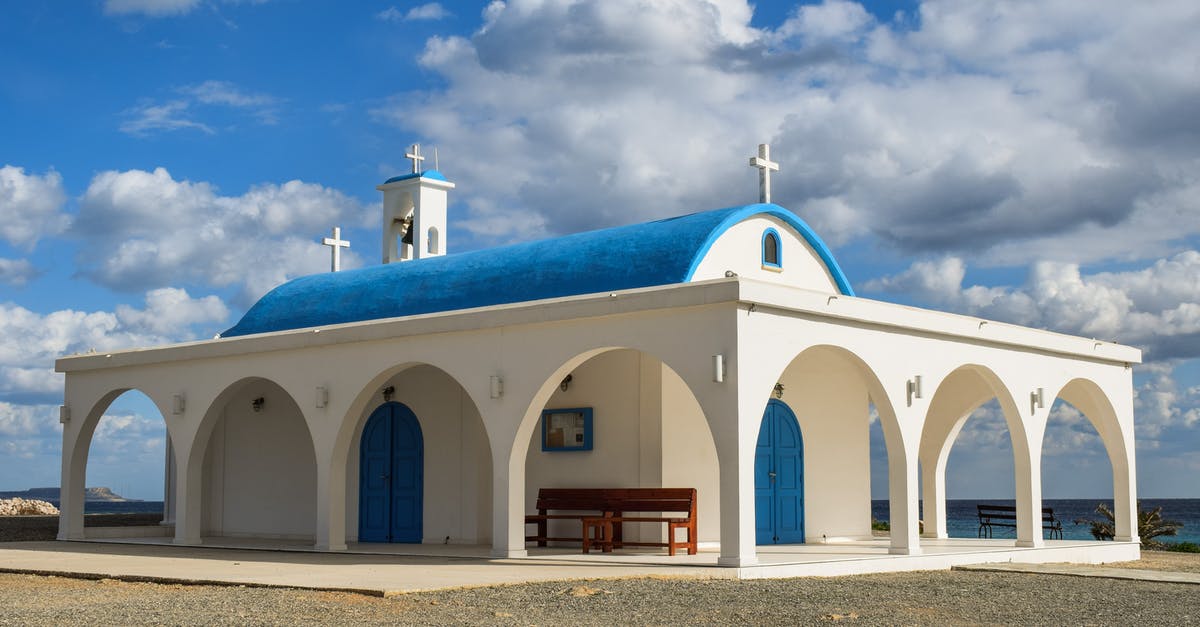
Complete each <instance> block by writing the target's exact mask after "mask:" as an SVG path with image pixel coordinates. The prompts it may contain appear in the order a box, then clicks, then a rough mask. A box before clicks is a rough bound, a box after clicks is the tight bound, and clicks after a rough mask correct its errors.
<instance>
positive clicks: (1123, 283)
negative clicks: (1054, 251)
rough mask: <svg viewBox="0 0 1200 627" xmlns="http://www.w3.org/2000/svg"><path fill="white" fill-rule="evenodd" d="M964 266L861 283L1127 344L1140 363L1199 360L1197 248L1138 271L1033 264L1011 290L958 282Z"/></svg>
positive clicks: (953, 262) (915, 270)
mask: <svg viewBox="0 0 1200 627" xmlns="http://www.w3.org/2000/svg"><path fill="white" fill-rule="evenodd" d="M965 274H966V265H965V263H964V262H963V260H962V259H959V258H956V257H946V258H942V259H939V260H922V261H918V262H916V263H914V264H913V265H912V266H910V267H909V268H908V269H907V270H904V271H903V272H900V273H898V274H896V275H892V276H886V277H882V278H879V279H875V280H872V281H868V282H866V283H865V284H864V285H863V289H864V290H866V291H868V292H871V291H875V292H891V293H904V294H911V295H913V296H916V297H917V298H919V299H920V300H922V301H925V302H929V303H932V304H935V305H938V306H941V307H945V308H948V309H950V310H953V311H957V312H960V313H966V314H970V315H976V316H980V317H984V318H990V319H994V320H1000V321H1004V322H1012V323H1015V324H1021V325H1025V326H1035V327H1041V328H1046V329H1050V330H1053V331H1059V332H1063V333H1071V334H1075V335H1083V336H1087V337H1095V338H1098V339H1102V340H1109V341H1117V342H1121V343H1125V344H1133V345H1136V346H1139V347H1141V348H1142V349H1143V350H1145V351H1146V354H1145V358H1146V359H1147V360H1169V359H1191V358H1198V357H1200V252H1197V251H1194V250H1191V251H1185V252H1182V253H1179V254H1177V255H1175V256H1173V257H1171V258H1169V259H1160V260H1158V261H1156V262H1155V263H1154V264H1152V265H1150V266H1148V267H1145V268H1142V269H1137V270H1128V271H1123V272H1097V273H1094V274H1090V275H1089V274H1083V273H1082V272H1081V271H1080V268H1079V266H1078V265H1077V264H1070V263H1059V262H1051V261H1041V262H1037V263H1034V264H1033V265H1032V266H1031V268H1030V271H1029V275H1028V278H1027V280H1026V283H1025V284H1024V285H1021V286H1017V287H987V286H982V285H972V286H966V287H964V286H963V285H962V282H963V278H964V276H965Z"/></svg>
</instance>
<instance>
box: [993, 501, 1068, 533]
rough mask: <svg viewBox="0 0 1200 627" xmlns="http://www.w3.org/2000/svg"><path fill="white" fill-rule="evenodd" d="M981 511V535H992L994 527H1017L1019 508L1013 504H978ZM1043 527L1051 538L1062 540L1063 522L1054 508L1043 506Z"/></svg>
mask: <svg viewBox="0 0 1200 627" xmlns="http://www.w3.org/2000/svg"><path fill="white" fill-rule="evenodd" d="M976 508H977V509H978V513H979V537H980V538H990V537H992V527H1012V528H1013V529H1016V528H1017V508H1016V507H1015V506H1013V505H976ZM1042 529H1043V530H1045V531H1049V532H1050V538H1051V539H1054V538H1057V539H1059V540H1062V537H1063V535H1062V533H1063V529H1062V522H1060V521H1059V520H1058V518H1055V517H1054V508H1052V507H1043V508H1042Z"/></svg>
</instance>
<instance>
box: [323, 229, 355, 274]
mask: <svg viewBox="0 0 1200 627" xmlns="http://www.w3.org/2000/svg"><path fill="white" fill-rule="evenodd" d="M321 244H322V245H323V246H328V247H330V248H331V249H333V250H332V251H330V254H331V257H332V259H330V260H329V270H330V271H331V272H337V271H338V270H341V269H342V249H343V248H350V242H349V241H347V240H344V239H342V229H341V227H337V226H335V227H333V237H326V238H325V239H323V240H321Z"/></svg>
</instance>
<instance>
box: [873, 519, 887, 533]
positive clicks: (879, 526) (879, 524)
mask: <svg viewBox="0 0 1200 627" xmlns="http://www.w3.org/2000/svg"><path fill="white" fill-rule="evenodd" d="M871 530H872V531H891V530H892V525H891V524H890V523H888V521H886V520H875V519H874V518H872V519H871Z"/></svg>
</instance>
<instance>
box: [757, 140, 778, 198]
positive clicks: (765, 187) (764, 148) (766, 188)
mask: <svg viewBox="0 0 1200 627" xmlns="http://www.w3.org/2000/svg"><path fill="white" fill-rule="evenodd" d="M750 165H751V166H752V167H755V168H758V202H762V203H767V202H771V171H772V170H774V171H776V172H778V171H779V164H778V163H775V162H774V161H771V145H770V144H759V145H758V156H757V157H750Z"/></svg>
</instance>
